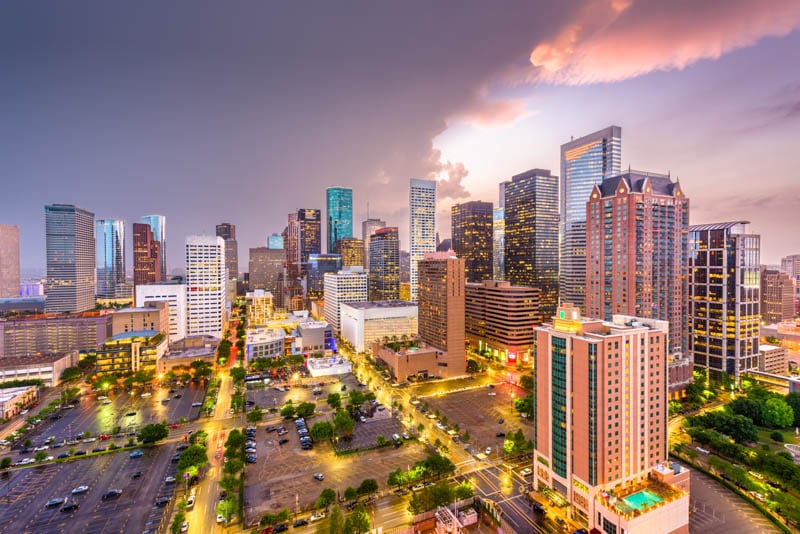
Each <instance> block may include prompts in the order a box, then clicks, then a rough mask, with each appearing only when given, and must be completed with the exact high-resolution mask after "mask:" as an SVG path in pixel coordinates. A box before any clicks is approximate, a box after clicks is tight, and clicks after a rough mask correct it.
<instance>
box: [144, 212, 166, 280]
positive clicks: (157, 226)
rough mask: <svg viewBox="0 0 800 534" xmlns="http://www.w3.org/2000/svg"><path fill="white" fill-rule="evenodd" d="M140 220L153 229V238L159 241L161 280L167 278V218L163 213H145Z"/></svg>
mask: <svg viewBox="0 0 800 534" xmlns="http://www.w3.org/2000/svg"><path fill="white" fill-rule="evenodd" d="M139 222H140V223H143V224H147V225H149V226H150V229H151V230H152V231H153V239H155V240H156V241H158V251H159V258H158V259H159V261H160V262H161V276H160V278H159V280H166V279H167V218H166V217H164V216H163V215H145V216H143V217H139Z"/></svg>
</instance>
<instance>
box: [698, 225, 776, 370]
mask: <svg viewBox="0 0 800 534" xmlns="http://www.w3.org/2000/svg"><path fill="white" fill-rule="evenodd" d="M747 224H749V223H748V221H735V222H726V223H717V224H702V225H695V226H691V227H690V228H689V299H688V300H689V313H688V321H689V325H690V326H689V338H690V339H689V349H690V350H691V352H692V355H693V357H694V367H695V369H698V368H704V369H706V370H708V371H710V372H715V373H727V374H729V375H731V376H732V377H733V378H734V379H735V380H736V382H738V381H739V374H740V373H741V372H743V371H747V370H750V369H758V345H759V343H758V336H759V321H760V308H761V298H760V295H759V293H760V290H761V282H760V280H759V274H760V264H759V262H760V252H761V237H760V236H758V235H754V234H748V233H747V226H746V225H747Z"/></svg>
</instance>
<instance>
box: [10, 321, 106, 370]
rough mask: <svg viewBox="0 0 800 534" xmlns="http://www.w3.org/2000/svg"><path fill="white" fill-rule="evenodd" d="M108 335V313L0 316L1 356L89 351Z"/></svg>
mask: <svg viewBox="0 0 800 534" xmlns="http://www.w3.org/2000/svg"><path fill="white" fill-rule="evenodd" d="M110 335H111V313H110V312H107V311H105V310H104V311H100V312H84V313H76V314H48V315H22V316H19V317H12V318H9V319H0V354H2V355H3V358H12V357H18V356H31V355H40V354H53V353H59V352H62V353H63V352H70V351H73V350H76V351H85V350H93V349H96V348H97V347H99V346H100V345H102V344H103V341H105V340H106V338H108V337H109V336H110Z"/></svg>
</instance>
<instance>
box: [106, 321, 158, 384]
mask: <svg viewBox="0 0 800 534" xmlns="http://www.w3.org/2000/svg"><path fill="white" fill-rule="evenodd" d="M167 347H168V341H167V336H165V335H164V334H161V333H159V332H156V331H155V330H140V331H136V332H125V333H122V334H118V335H116V336H112V337H110V338H109V339H107V340H106V342H105V343H103V348H101V349H99V350H98V351H97V352H96V353H94V354H93V355H94V356H96V357H97V363H96V364H95V372H96V373H97V374H99V375H104V374H109V373H121V372H134V373H135V372H136V371H158V363H159V360H160V359H161V357H162V356H164V354H165V353H166V352H167Z"/></svg>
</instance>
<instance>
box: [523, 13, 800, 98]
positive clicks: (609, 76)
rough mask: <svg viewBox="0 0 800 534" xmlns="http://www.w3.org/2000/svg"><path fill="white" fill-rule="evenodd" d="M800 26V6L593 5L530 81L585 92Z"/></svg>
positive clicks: (541, 53)
mask: <svg viewBox="0 0 800 534" xmlns="http://www.w3.org/2000/svg"><path fill="white" fill-rule="evenodd" d="M798 27H800V2H798V1H797V0H708V1H704V2H690V1H682V2H665V1H663V0H625V1H623V0H616V1H615V0H587V1H586V2H585V3H584V5H583V6H582V7H581V8H580V9H578V10H576V12H575V15H574V16H573V17H572V19H571V20H569V21H568V22H567V23H566V24H564V25H563V26H562V27H561V29H560V31H559V32H558V33H557V34H556V35H555V36H554V37H553V38H551V39H549V40H545V41H543V42H541V43H539V44H538V45H537V46H536V47H535V48H534V49H533V51H532V52H531V54H530V62H531V64H533V65H534V67H536V69H535V70H534V72H533V73H532V74H531V75H529V77H528V78H529V81H543V82H548V83H555V84H567V85H581V84H590V83H600V82H613V81H619V80H625V79H628V78H633V77H636V76H640V75H643V74H647V73H649V72H653V71H665V70H673V69H683V68H685V67H687V66H689V65H691V64H692V63H695V62H697V61H699V60H702V59H716V58H719V57H720V56H721V55H722V54H724V53H726V52H729V51H731V50H735V49H737V48H742V47H746V46H750V45H752V44H754V43H756V42H757V41H759V40H760V39H762V38H764V37H770V36H783V35H786V34H788V33H790V32H791V31H793V30H794V29H796V28H798Z"/></svg>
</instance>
